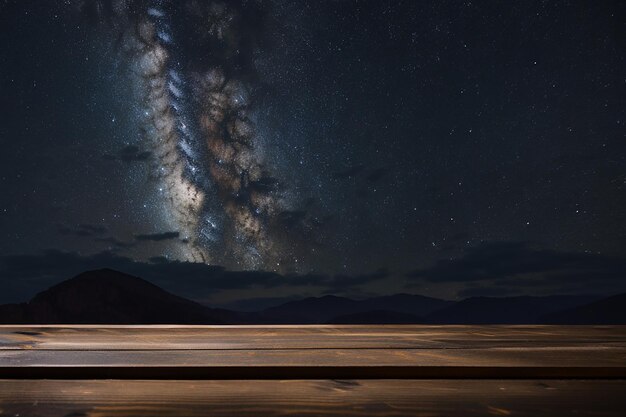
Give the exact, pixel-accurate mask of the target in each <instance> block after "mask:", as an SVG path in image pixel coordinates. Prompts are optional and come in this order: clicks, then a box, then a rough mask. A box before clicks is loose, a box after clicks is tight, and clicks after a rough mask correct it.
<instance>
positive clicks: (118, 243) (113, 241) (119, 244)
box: [94, 236, 135, 249]
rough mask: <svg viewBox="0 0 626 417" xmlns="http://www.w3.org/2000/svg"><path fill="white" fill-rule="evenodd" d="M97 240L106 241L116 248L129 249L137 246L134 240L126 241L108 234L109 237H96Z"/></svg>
mask: <svg viewBox="0 0 626 417" xmlns="http://www.w3.org/2000/svg"><path fill="white" fill-rule="evenodd" d="M94 240H95V241H96V242H102V243H106V244H108V245H110V246H112V247H113V248H115V249H128V248H132V247H134V246H135V243H133V242H124V241H123V240H120V239H118V238H116V237H112V236H108V237H98V238H95V239H94Z"/></svg>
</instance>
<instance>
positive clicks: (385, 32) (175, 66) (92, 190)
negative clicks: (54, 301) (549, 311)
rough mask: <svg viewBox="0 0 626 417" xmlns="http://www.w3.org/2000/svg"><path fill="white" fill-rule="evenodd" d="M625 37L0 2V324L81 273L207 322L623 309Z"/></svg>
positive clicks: (365, 9)
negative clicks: (601, 305)
mask: <svg viewBox="0 0 626 417" xmlns="http://www.w3.org/2000/svg"><path fill="white" fill-rule="evenodd" d="M624 22H626V6H625V5H624V3H623V2H621V1H610V0H607V1H602V2H598V1H591V0H589V1H583V0H580V1H565V0H556V1H549V2H548V1H512V2H508V1H507V2H502V1H481V2H477V1H476V2H475V1H446V0H437V1H435V0H433V1H430V0H428V1H402V0H393V1H391V0H383V1H380V0H377V1H374V0H371V1H368V0H363V1H356V0H354V1H352V0H342V1H339V0H337V1H330V0H315V1H305V0H303V1H287V0H268V1H255V0H234V1H223V0H206V1H203V0H180V1H173V0H66V1H60V0H51V1H46V2H40V1H28V0H26V1H18V0H0V54H1V56H2V64H1V65H0V111H1V113H2V115H3V116H2V123H0V145H1V148H0V149H2V152H0V190H1V192H0V232H1V233H2V235H1V238H0V286H1V287H0V288H4V290H3V291H0V292H2V293H3V295H2V296H1V297H0V302H8V301H23V300H25V299H28V298H29V297H30V296H32V294H34V293H35V292H36V291H38V290H41V289H43V288H45V287H46V286H47V285H50V284H51V283H54V282H58V281H60V280H62V279H66V278H69V277H70V276H72V274H75V273H78V272H81V271H82V270H85V269H89V268H96V267H114V268H118V269H120V270H124V271H125V272H131V273H136V274H138V275H140V276H143V277H145V278H147V279H152V280H153V281H155V282H158V283H159V285H162V286H164V287H165V288H167V289H169V290H171V291H173V292H176V293H179V294H182V295H185V296H190V297H192V298H194V299H197V300H200V301H203V302H207V303H212V304H220V303H226V302H230V301H233V300H237V299H241V298H255V297H293V296H305V295H319V294H323V293H333V294H340V295H349V296H354V297H359V296H368V295H375V294H388V293H396V292H412V293H420V294H425V295H431V296H437V297H443V298H449V299H454V298H462V297H468V296H475V295H496V296H502V295H516V294H555V293H563V294H569V293H572V294H573V293H576V294H581V293H601V294H614V293H617V292H620V291H626V210H624V207H625V206H626V137H625V129H624V124H625V123H626V64H625V61H624V55H625V53H624V51H626V45H625V39H626V31H625V27H624ZM244 271H250V272H244Z"/></svg>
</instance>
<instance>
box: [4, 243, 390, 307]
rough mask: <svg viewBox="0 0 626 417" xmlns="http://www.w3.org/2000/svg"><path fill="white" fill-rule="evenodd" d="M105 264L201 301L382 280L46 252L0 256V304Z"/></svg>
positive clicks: (381, 274) (109, 254) (378, 275)
mask: <svg viewBox="0 0 626 417" xmlns="http://www.w3.org/2000/svg"><path fill="white" fill-rule="evenodd" d="M100 268H111V269H115V270H118V271H121V272H125V273H128V274H132V275H136V276H138V277H141V278H144V279H146V280H148V281H151V282H153V283H154V284H156V285H159V286H161V287H162V288H164V289H166V290H168V291H171V292H173V293H175V294H179V295H182V296H185V297H188V298H192V299H205V298H207V297H209V296H213V295H215V294H216V293H218V292H220V291H226V290H249V289H254V290H255V291H259V296H263V294H264V293H263V291H264V290H267V292H266V293H265V294H266V295H271V294H272V291H273V290H274V289H277V288H281V289H285V288H293V289H297V288H302V287H315V288H319V289H320V291H321V292H324V291H326V292H337V291H344V290H351V289H354V288H356V287H359V286H362V285H365V284H368V283H370V282H373V281H376V280H379V279H382V278H385V277H386V276H387V275H388V273H387V271H386V270H384V269H381V270H378V271H376V272H374V273H371V274H363V275H355V276H351V275H326V274H306V275H296V274H291V275H281V274H278V273H276V272H271V271H229V270H226V269H224V268H223V267H221V266H217V265H206V264H203V263H192V262H180V261H173V260H169V259H167V258H165V257H154V258H151V259H149V260H147V261H136V260H133V259H131V258H128V257H126V256H122V255H119V254H117V253H115V252H114V251H105V252H100V253H96V254H93V255H81V254H79V253H76V252H64V251H59V250H48V251H44V252H42V253H38V254H23V255H3V256H0V288H8V287H11V288H12V290H11V292H9V293H4V294H2V295H1V296H0V303H3V302H10V301H25V300H26V299H28V298H30V297H32V296H33V295H34V293H35V292H38V291H41V290H44V289H45V288H47V287H49V286H50V285H53V284H55V283H57V282H60V281H62V280H65V279H68V278H71V277H73V276H75V275H77V274H79V273H81V272H84V271H88V270H93V269H100Z"/></svg>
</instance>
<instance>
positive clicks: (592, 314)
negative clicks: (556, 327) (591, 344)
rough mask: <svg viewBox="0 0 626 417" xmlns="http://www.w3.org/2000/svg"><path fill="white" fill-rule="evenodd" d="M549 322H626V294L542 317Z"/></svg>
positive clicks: (543, 320) (545, 321)
mask: <svg viewBox="0 0 626 417" xmlns="http://www.w3.org/2000/svg"><path fill="white" fill-rule="evenodd" d="M542 322H544V323H549V324H625V323H626V294H619V295H614V296H612V297H608V298H603V299H601V300H597V301H594V302H591V303H589V304H585V305H582V306H578V307H574V308H570V309H566V310H564V311H559V312H556V313H552V314H546V315H545V316H544V317H542Z"/></svg>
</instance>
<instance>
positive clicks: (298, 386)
mask: <svg viewBox="0 0 626 417" xmlns="http://www.w3.org/2000/svg"><path fill="white" fill-rule="evenodd" d="M624 410H626V382H624V381H601V380H598V381H530V380H529V381H514V380H513V381H511V380H506V381H499V380H481V381H473V382H471V383H470V382H468V381H457V380H438V381H428V380H376V381H372V380H365V381H363V380H341V381H332V380H313V381H312V380H297V381H118V380H101V381H90V380H84V381H55V380H32V381H20V380H8V381H7V380H0V415H2V416H20V417H26V416H41V417H53V416H59V417H70V416H72V417H87V416H92V417H95V416H98V417H105V416H115V417H140V416H141V417H143V416H155V417H157V416H161V417H166V416H180V417H196V416H198V417H199V416H211V417H233V416H244V417H259V416H268V417H271V416H336V417H340V416H342V417H343V416H363V417H371V416H378V417H404V416H407V417H408V416H411V417H413V416H429V417H438V416H464V417H473V416H533V417H534V416H546V417H547V416H550V417H558V416H607V417H608V416H622V415H623V413H624Z"/></svg>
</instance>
